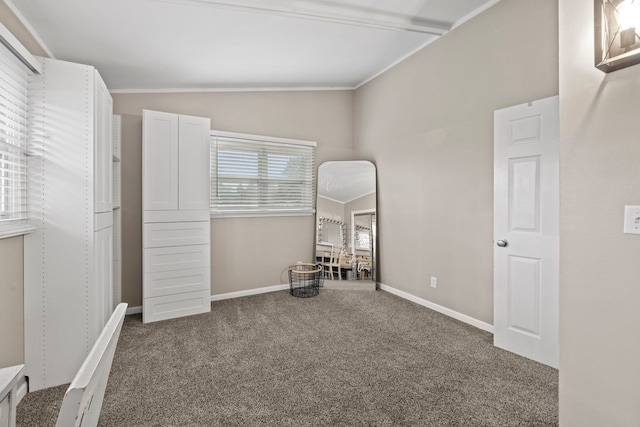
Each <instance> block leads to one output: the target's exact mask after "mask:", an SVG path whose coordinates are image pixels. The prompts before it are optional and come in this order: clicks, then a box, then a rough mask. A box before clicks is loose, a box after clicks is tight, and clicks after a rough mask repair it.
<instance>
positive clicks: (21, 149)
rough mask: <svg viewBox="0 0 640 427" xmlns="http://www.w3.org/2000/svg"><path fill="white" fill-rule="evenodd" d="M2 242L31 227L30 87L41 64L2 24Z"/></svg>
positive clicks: (0, 213) (0, 103) (0, 176)
mask: <svg viewBox="0 0 640 427" xmlns="http://www.w3.org/2000/svg"><path fill="white" fill-rule="evenodd" d="M0 49H1V50H2V52H1V53H0V55H2V59H1V62H2V64H3V73H4V74H3V75H2V76H1V78H0V85H6V86H3V87H1V88H0V96H1V99H0V126H2V128H1V129H0V198H1V200H0V239H3V238H8V237H14V236H19V235H23V234H26V233H29V232H31V231H33V230H34V227H33V226H31V225H29V224H27V217H28V208H27V178H28V177H27V149H28V140H27V138H28V134H29V128H30V123H29V117H28V84H29V77H30V76H31V75H33V73H38V74H39V73H41V70H42V68H41V65H40V63H39V62H38V61H37V60H36V59H35V58H34V57H33V56H32V55H31V54H30V53H29V51H28V50H27V49H26V48H25V47H24V46H23V45H22V44H21V43H20V42H19V41H18V39H16V38H15V36H14V35H13V34H11V32H10V31H9V30H8V29H7V28H6V27H5V26H4V25H2V24H1V23H0ZM9 93H11V95H9Z"/></svg>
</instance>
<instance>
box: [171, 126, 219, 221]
mask: <svg viewBox="0 0 640 427" xmlns="http://www.w3.org/2000/svg"><path fill="white" fill-rule="evenodd" d="M210 135H211V121H210V120H209V119H206V118H202V117H191V116H180V150H179V151H180V155H179V164H180V167H179V172H178V176H179V179H178V183H179V184H178V185H179V187H178V189H179V190H178V194H179V203H178V205H179V208H180V210H206V211H208V210H209V206H210V202H209V185H210V182H211V178H210V174H211V166H210V161H209V147H210V145H211V143H210V140H211V136H210Z"/></svg>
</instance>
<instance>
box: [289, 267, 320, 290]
mask: <svg viewBox="0 0 640 427" xmlns="http://www.w3.org/2000/svg"><path fill="white" fill-rule="evenodd" d="M321 281H322V269H321V268H319V267H318V266H317V265H315V264H307V263H298V264H293V265H290V266H289V286H290V289H291V290H290V293H291V295H293V296H294V297H298V298H308V297H315V296H316V295H318V293H319V292H320V282H321Z"/></svg>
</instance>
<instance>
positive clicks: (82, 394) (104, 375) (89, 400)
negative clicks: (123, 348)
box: [56, 303, 127, 427]
mask: <svg viewBox="0 0 640 427" xmlns="http://www.w3.org/2000/svg"><path fill="white" fill-rule="evenodd" d="M126 310H127V304H125V303H122V304H118V306H117V307H116V309H115V310H114V311H113V313H112V314H111V317H110V318H109V320H108V321H107V324H106V325H105V327H104V329H103V330H102V332H101V333H100V335H99V336H98V339H97V340H96V342H95V343H94V344H93V347H92V348H91V351H89V354H88V355H87V358H86V359H85V360H84V362H83V363H82V366H80V370H78V373H77V374H76V376H75V377H74V378H73V381H71V384H70V385H69V388H68V389H67V392H66V393H65V395H64V399H63V400H62V407H61V408H60V413H59V414H58V421H57V423H56V427H70V426H87V427H93V426H97V425H98V419H99V418H100V410H101V409H102V400H103V399H104V392H105V389H106V387H107V381H108V379H109V372H110V371H111V363H112V362H113V355H114V354H115V351H116V345H117V344H118V337H119V336H120V330H121V329H122V324H123V322H124V315H125V312H126Z"/></svg>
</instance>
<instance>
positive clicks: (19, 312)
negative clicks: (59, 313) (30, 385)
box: [0, 236, 24, 368]
mask: <svg viewBox="0 0 640 427" xmlns="http://www.w3.org/2000/svg"><path fill="white" fill-rule="evenodd" d="M23 241H24V239H23V238H22V236H19V237H11V238H9V239H0V368H4V367H7V366H11V365H17V364H20V363H24V326H23V325H24V322H23V318H24V309H23V306H24V275H23V263H24V258H23Z"/></svg>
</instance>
